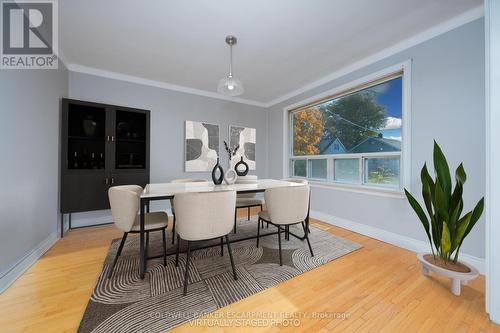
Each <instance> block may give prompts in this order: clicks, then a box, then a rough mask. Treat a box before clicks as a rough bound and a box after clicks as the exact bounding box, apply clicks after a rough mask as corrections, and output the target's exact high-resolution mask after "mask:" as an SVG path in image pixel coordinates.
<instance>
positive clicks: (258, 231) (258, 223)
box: [257, 217, 262, 247]
mask: <svg viewBox="0 0 500 333" xmlns="http://www.w3.org/2000/svg"><path fill="white" fill-rule="evenodd" d="M261 222H262V220H261V219H260V217H259V221H258V222H257V247H259V239H260V224H261Z"/></svg>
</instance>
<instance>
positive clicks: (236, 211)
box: [233, 208, 238, 233]
mask: <svg viewBox="0 0 500 333" xmlns="http://www.w3.org/2000/svg"><path fill="white" fill-rule="evenodd" d="M237 214H238V208H236V209H235V210H234V231H233V232H234V233H236V215H237Z"/></svg>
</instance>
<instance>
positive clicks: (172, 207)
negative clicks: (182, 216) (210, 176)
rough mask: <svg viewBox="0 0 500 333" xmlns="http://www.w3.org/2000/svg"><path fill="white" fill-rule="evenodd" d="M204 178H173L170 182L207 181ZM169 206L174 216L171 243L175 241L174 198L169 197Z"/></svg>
mask: <svg viewBox="0 0 500 333" xmlns="http://www.w3.org/2000/svg"><path fill="white" fill-rule="evenodd" d="M207 182H208V180H206V179H196V178H194V179H190V178H182V179H174V180H172V181H171V183H207ZM170 208H171V209H172V215H173V216H174V222H173V224H172V244H174V242H175V211H174V200H173V199H170Z"/></svg>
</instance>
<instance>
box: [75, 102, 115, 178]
mask: <svg viewBox="0 0 500 333" xmlns="http://www.w3.org/2000/svg"><path fill="white" fill-rule="evenodd" d="M105 111H106V110H105V109H104V108H100V107H95V106H87V105H81V104H73V103H71V104H69V105H68V152H67V153H68V155H67V156H68V159H67V163H68V169H104V168H105V167H106V165H105V164H106V163H105V160H106V156H105V152H106V151H105V148H106V112H105Z"/></svg>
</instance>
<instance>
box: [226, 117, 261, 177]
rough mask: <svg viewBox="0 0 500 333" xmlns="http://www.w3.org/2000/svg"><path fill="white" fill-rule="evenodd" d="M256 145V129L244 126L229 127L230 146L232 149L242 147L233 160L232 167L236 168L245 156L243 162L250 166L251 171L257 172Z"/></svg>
mask: <svg viewBox="0 0 500 333" xmlns="http://www.w3.org/2000/svg"><path fill="white" fill-rule="evenodd" d="M255 144H256V130H255V128H250V127H242V126H233V125H231V126H229V146H230V147H231V148H234V147H236V146H237V145H240V148H239V149H238V151H237V152H236V153H235V154H234V157H233V158H232V159H231V167H232V168H234V166H235V165H236V163H238V162H239V161H240V159H241V156H243V160H244V161H245V162H246V163H247V164H248V168H249V169H250V170H255V168H256V164H255Z"/></svg>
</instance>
